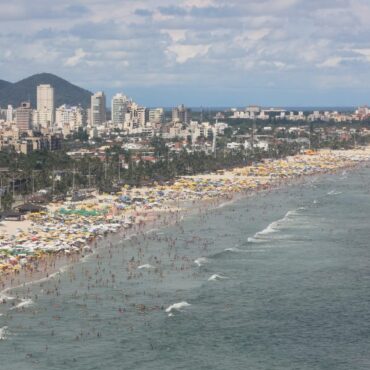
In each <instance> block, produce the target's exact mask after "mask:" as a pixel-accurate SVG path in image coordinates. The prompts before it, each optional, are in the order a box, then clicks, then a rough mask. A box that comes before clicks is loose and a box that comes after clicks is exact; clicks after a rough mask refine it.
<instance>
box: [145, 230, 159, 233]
mask: <svg viewBox="0 0 370 370" xmlns="http://www.w3.org/2000/svg"><path fill="white" fill-rule="evenodd" d="M158 230H159V229H150V230H148V231H147V232H146V233H145V234H151V233H155V232H156V231H158Z"/></svg>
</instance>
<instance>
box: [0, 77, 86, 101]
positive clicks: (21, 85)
mask: <svg viewBox="0 0 370 370" xmlns="http://www.w3.org/2000/svg"><path fill="white" fill-rule="evenodd" d="M3 83H5V84H4V85H3ZM41 84H50V85H51V86H53V87H54V94H55V107H59V106H61V105H62V104H69V105H78V104H81V105H82V106H83V107H85V108H87V107H89V106H90V97H91V95H92V93H91V92H90V91H88V90H85V89H82V88H80V87H78V86H76V85H73V84H71V83H70V82H68V81H66V80H64V79H63V78H60V77H58V76H55V75H53V74H50V73H40V74H36V75H33V76H31V77H28V78H25V79H24V80H21V81H19V82H16V83H13V84H12V83H9V82H8V83H7V82H6V81H0V105H1V106H2V107H6V106H7V105H8V104H11V105H13V107H18V106H19V105H20V103H21V102H23V101H28V100H30V101H31V104H32V107H34V108H36V105H37V103H36V90H37V86H38V85H41Z"/></svg>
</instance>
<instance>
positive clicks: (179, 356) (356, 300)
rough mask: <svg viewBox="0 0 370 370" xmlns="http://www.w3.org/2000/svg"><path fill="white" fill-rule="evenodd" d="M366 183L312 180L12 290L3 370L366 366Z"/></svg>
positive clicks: (1, 320) (351, 177)
mask: <svg viewBox="0 0 370 370" xmlns="http://www.w3.org/2000/svg"><path fill="white" fill-rule="evenodd" d="M369 183H370V169H368V168H361V169H358V170H356V171H354V172H349V173H345V172H343V173H340V174H338V175H328V176H324V177H320V178H319V177H318V178H311V179H310V180H308V181H307V182H306V183H305V184H296V185H292V186H289V187H287V188H285V189H280V190H274V191H271V192H269V193H263V194H259V195H257V196H255V197H251V198H246V199H243V200H239V201H237V202H236V203H234V204H229V205H225V206H224V207H220V208H217V209H214V210H211V211H208V212H202V214H200V215H196V216H192V217H190V218H185V219H184V220H183V221H182V222H180V223H179V224H178V225H176V226H170V227H167V228H163V229H161V230H156V231H152V232H150V233H148V234H146V235H145V236H139V237H137V238H133V239H131V240H123V238H118V239H117V241H116V242H114V243H113V245H112V246H111V247H106V248H103V249H100V250H99V251H98V252H97V254H95V255H91V256H90V257H88V258H86V259H85V260H84V261H83V262H82V263H79V264H77V265H74V266H73V267H70V268H69V269H66V271H64V272H63V273H62V274H60V275H57V276H56V277H54V278H52V279H50V280H48V281H46V282H42V283H38V284H33V285H30V286H27V287H25V288H19V289H16V290H14V291H12V292H8V293H7V294H8V295H11V296H13V297H16V296H18V297H17V299H16V300H14V301H13V302H14V303H13V304H19V303H21V304H22V303H23V307H20V308H15V309H11V308H12V307H11V303H9V302H8V303H6V304H3V305H0V312H2V313H3V316H1V317H0V328H3V329H2V330H1V337H2V338H3V340H0V369H1V370H13V369H17V370H29V369H40V370H41V369H42V370H43V369H89V370H92V369H104V368H106V369H162V370H165V369H253V370H258V369H263V370H265V369H266V370H267V369H285V370H286V369H336V370H341V369H343V370H344V369H345V370H348V369H369V368H370V351H369V350H370V327H369V326H370V309H369V302H370V290H369V287H370V232H369V216H370V192H369V190H370V188H369ZM194 261H196V262H194ZM139 266H140V267H141V268H138V267H139ZM21 299H23V300H21ZM30 300H32V301H30ZM174 304H177V305H175V306H172V305H174ZM171 306H172V307H171Z"/></svg>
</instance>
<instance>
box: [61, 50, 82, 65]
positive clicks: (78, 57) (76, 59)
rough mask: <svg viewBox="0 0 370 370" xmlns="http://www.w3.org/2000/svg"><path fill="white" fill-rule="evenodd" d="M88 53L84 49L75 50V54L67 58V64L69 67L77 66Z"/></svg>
mask: <svg viewBox="0 0 370 370" xmlns="http://www.w3.org/2000/svg"><path fill="white" fill-rule="evenodd" d="M86 55H87V54H86V53H85V52H84V50H83V49H81V48H80V49H77V50H75V54H74V55H73V56H71V57H70V58H68V59H67V60H66V62H65V65H66V66H68V67H75V66H76V65H77V64H79V63H81V62H82V60H83V59H84V58H85V56H86Z"/></svg>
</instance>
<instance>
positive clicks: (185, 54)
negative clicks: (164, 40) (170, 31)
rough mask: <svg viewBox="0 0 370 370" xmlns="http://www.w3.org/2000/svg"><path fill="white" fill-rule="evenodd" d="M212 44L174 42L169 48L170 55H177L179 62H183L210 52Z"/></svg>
mask: <svg viewBox="0 0 370 370" xmlns="http://www.w3.org/2000/svg"><path fill="white" fill-rule="evenodd" d="M210 46H211V45H182V44H174V45H171V46H169V47H168V48H167V53H168V55H172V54H174V55H175V59H176V62H177V63H180V64H183V63H185V62H187V61H188V60H190V59H193V58H195V57H200V56H204V55H206V54H207V53H208V50H209V48H210Z"/></svg>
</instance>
